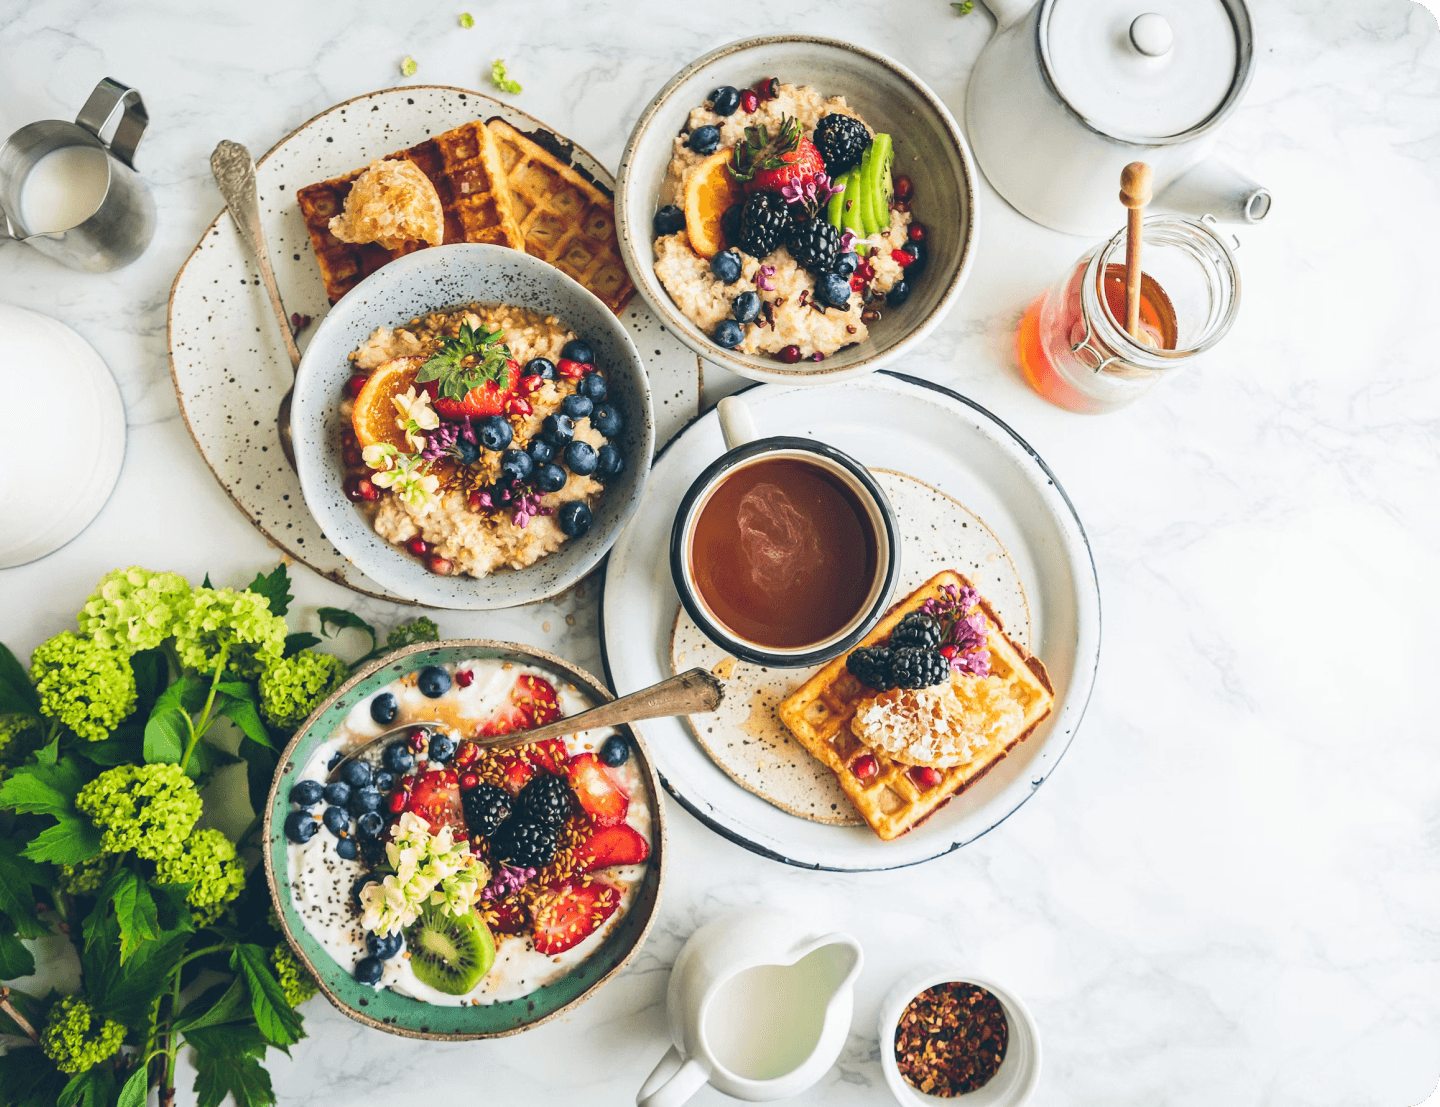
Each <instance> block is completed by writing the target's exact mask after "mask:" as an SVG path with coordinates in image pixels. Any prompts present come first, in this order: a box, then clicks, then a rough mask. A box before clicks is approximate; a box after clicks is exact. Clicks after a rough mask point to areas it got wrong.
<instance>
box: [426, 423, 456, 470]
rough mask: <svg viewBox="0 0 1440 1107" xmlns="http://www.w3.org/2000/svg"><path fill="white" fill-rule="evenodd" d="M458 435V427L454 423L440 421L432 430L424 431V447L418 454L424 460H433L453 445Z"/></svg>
mask: <svg viewBox="0 0 1440 1107" xmlns="http://www.w3.org/2000/svg"><path fill="white" fill-rule="evenodd" d="M459 437H460V428H459V427H458V426H456V424H454V423H441V424H440V425H439V426H438V427H436V428H435V429H434V430H430V431H426V432H425V448H424V449H423V450H421V451H420V456H421V457H422V458H424V459H425V460H426V461H434V460H435V459H436V458H438V457H442V456H444V454H445V453H446V452H447V451H449V450H450V448H451V447H452V446H454V445H455V441H456V439H457V438H459Z"/></svg>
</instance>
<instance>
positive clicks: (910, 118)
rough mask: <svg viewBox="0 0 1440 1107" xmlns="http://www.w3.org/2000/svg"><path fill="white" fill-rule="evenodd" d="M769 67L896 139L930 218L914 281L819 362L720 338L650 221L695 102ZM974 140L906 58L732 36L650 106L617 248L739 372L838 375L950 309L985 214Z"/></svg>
mask: <svg viewBox="0 0 1440 1107" xmlns="http://www.w3.org/2000/svg"><path fill="white" fill-rule="evenodd" d="M767 77H779V78H780V81H781V83H782V84H794V85H810V86H811V87H813V88H815V89H816V90H818V91H819V92H820V93H821V94H822V95H824V96H827V97H829V96H844V97H845V102H846V103H848V104H849V105H850V106H851V107H852V108H854V109H855V110H856V111H857V112H859V113H860V115H861V116H863V117H864V119H865V121H866V122H867V123H869V124H870V126H871V127H872V128H873V129H875V130H876V131H882V132H885V133H887V134H890V135H892V136H893V138H894V142H895V174H896V175H897V176H899V175H900V174H905V175H906V176H908V177H909V178H910V179H911V180H912V181H913V182H914V183H915V201H914V209H913V211H914V215H915V218H916V219H917V220H919V221H920V222H922V223H924V224H925V229H926V232H927V236H926V239H925V242H926V245H927V246H928V247H929V251H930V262H929V265H928V266H927V268H926V272H925V274H924V275H923V276H922V277H921V278H920V279H919V280H918V281H916V286H915V292H914V293H913V294H912V295H911V297H910V299H909V300H908V301H907V302H906V303H905V304H904V305H903V306H902V307H897V308H892V309H891V310H890V311H888V312H886V313H885V314H884V317H883V318H882V319H881V320H880V322H879V323H877V324H876V325H875V326H874V327H872V328H871V330H870V338H868V339H867V340H866V341H865V342H862V343H859V344H858V345H855V346H851V347H849V348H847V349H845V350H842V351H840V352H839V353H837V354H834V355H832V356H830V357H828V358H826V359H825V360H824V361H821V362H801V363H799V364H798V365H785V364H783V363H781V362H779V361H777V360H775V359H773V358H770V357H754V356H751V355H748V354H742V353H738V352H737V351H735V350H726V349H723V348H722V347H720V346H717V345H716V344H715V343H714V342H712V341H711V340H710V337H709V336H708V335H707V334H705V332H704V331H702V330H700V328H698V327H697V326H696V325H695V324H694V323H692V322H690V320H689V319H687V318H686V317H685V316H684V315H683V314H681V312H680V309H679V308H678V307H676V305H675V302H674V301H673V300H671V299H670V294H669V293H668V292H666V291H665V286H664V285H662V284H661V283H660V279H659V278H658V277H657V276H656V275H655V249H654V246H653V242H654V238H655V235H654V232H653V230H652V229H651V221H652V218H653V217H654V214H655V210H656V208H657V207H659V197H660V188H661V184H662V183H663V181H664V179H665V170H666V167H667V166H668V165H669V164H670V157H671V153H672V147H671V143H672V140H673V139H674V137H675V136H676V135H677V134H679V133H680V132H681V131H682V130H684V128H685V125H686V122H687V120H688V117H689V115H690V112H691V110H692V109H693V108H696V107H698V106H699V105H701V104H703V103H704V102H705V100H706V98H707V97H708V95H709V93H710V91H711V90H712V89H714V88H717V87H718V86H720V85H733V86H735V87H736V88H746V87H748V86H750V85H753V84H755V82H757V81H760V80H762V79H764V78H767ZM972 166H973V161H972V158H971V154H970V149H969V147H968V146H967V145H966V143H965V139H964V137H963V136H962V135H961V134H960V129H959V127H958V126H957V125H956V123H955V119H954V117H953V116H952V115H951V114H950V111H949V109H948V108H946V107H945V105H944V104H943V103H941V101H940V98H939V97H938V96H936V95H935V93H933V92H932V91H931V90H930V89H929V87H928V86H926V84H925V82H924V81H922V80H920V78H919V77H917V76H916V75H915V74H914V73H912V72H910V70H908V69H906V68H905V67H904V66H903V65H901V64H900V63H899V62H897V61H893V60H892V59H890V58H887V57H885V56H884V55H883V54H877V53H875V52H873V51H871V50H864V49H862V48H861V47H859V46H853V45H851V44H850V43H846V42H839V41H837V40H835V39H828V38H814V37H810V36H805V35H774V36H770V37H767V38H752V39H746V40H745V41H743V42H732V43H730V44H729V45H728V46H722V47H720V48H719V49H718V50H712V51H711V52H710V53H708V54H706V55H705V56H704V57H703V58H700V59H699V60H698V61H695V62H692V63H691V64H690V65H687V66H686V67H685V68H684V69H682V70H681V71H680V72H679V73H677V74H676V75H675V76H674V77H672V78H671V79H670V81H669V83H668V84H666V85H665V87H664V88H662V89H661V90H660V92H659V93H658V94H657V95H656V97H655V99H654V100H652V101H651V102H650V106H649V107H647V108H646V109H645V111H644V112H643V113H642V114H641V116H640V120H639V122H637V123H636V124H635V130H634V131H633V132H632V133H631V135H630V141H629V143H628V144H627V145H626V147H625V153H624V154H623V155H622V156H621V159H620V172H619V174H618V175H617V177H616V181H615V218H616V224H617V229H618V231H619V235H620V250H621V253H623V254H624V257H625V264H626V265H627V266H628V267H629V269H630V273H631V275H632V276H633V277H634V278H635V284H636V286H637V287H638V288H639V289H640V294H641V295H642V296H644V297H645V299H646V301H648V302H649V304H650V306H651V307H652V308H654V310H655V313H656V314H657V315H659V316H660V318H661V319H663V320H664V321H665V323H666V324H667V325H668V326H669V327H670V328H671V329H673V330H674V332H675V333H676V334H677V335H678V336H679V337H680V340H681V341H682V342H684V343H685V344H686V345H687V346H689V347H690V348H691V349H692V350H694V351H695V352H696V353H697V354H699V355H700V356H701V357H704V358H707V359H709V360H710V361H713V362H715V363H716V364H717V365H723V366H724V367H725V368H726V369H731V370H733V371H734V372H736V373H739V374H740V375H741V376H744V377H750V378H752V379H754V380H762V381H774V382H777V383H781V384H829V383H832V382H834V381H837V380H845V379H847V378H851V377H857V376H861V375H863V374H865V373H871V372H874V371H875V370H876V369H879V368H882V367H883V366H886V365H888V364H890V363H891V362H893V361H895V360H896V359H898V358H899V357H901V356H902V355H903V354H904V353H906V352H907V351H910V350H913V349H915V347H916V346H917V345H919V343H920V342H921V341H923V340H924V338H925V336H926V335H927V334H929V333H930V331H931V330H933V329H934V328H935V326H936V325H937V324H939V322H940V321H941V320H942V319H943V318H944V317H945V313H946V312H948V311H949V310H950V308H951V306H952V305H953V304H954V302H955V299H956V297H957V296H958V295H959V292H960V289H961V286H963V285H964V283H965V278H966V276H967V274H968V273H969V269H970V258H971V255H972V253H973V252H974V250H973V247H974V241H975V232H976V223H977V218H978V216H977V212H976V209H975V171H974V169H973V168H972Z"/></svg>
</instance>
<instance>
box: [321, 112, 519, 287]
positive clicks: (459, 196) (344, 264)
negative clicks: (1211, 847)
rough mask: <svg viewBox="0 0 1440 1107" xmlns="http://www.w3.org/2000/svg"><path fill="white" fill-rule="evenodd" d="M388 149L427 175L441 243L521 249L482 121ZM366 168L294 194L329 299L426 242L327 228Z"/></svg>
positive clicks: (512, 212)
mask: <svg viewBox="0 0 1440 1107" xmlns="http://www.w3.org/2000/svg"><path fill="white" fill-rule="evenodd" d="M390 156H391V157H392V158H404V159H406V160H407V161H412V162H414V163H415V164H416V165H417V166H418V167H419V169H420V171H421V172H422V173H424V174H425V176H427V177H429V178H430V182H431V184H433V185H434V186H435V191H436V192H437V193H438V194H439V196H440V205H441V207H443V208H444V210H445V241H446V242H488V243H493V244H495V245H498V246H509V247H510V248H511V249H513V250H518V249H520V248H521V246H522V244H523V243H524V239H523V237H522V236H521V233H520V227H519V224H518V223H517V222H516V219H515V210H514V208H513V207H512V206H511V202H510V192H509V189H508V188H506V186H505V180H504V171H503V170H502V168H501V164H500V153H499V151H498V150H497V149H496V146H495V140H494V138H493V137H492V136H491V134H490V132H489V131H488V130H486V129H485V126H484V125H483V124H481V123H478V122H476V123H466V124H464V125H463V126H460V127H456V128H455V129H454V130H453V131H446V132H445V133H444V134H442V135H437V136H435V137H434V138H432V139H427V140H426V141H425V142H422V143H420V144H419V145H418V146H412V147H410V149H408V150H401V151H399V152H398V153H395V154H392V155H390ZM364 171H365V170H364V169H363V168H362V169H357V170H355V172H353V173H348V174H346V175H345V176H343V177H337V178H335V179H334V180H330V181H321V182H320V183H319V184H312V185H306V186H305V187H304V188H302V189H300V191H299V192H298V193H297V194H296V199H297V200H298V201H299V204H300V213H301V214H302V215H303V216H304V218H305V227H306V229H307V230H308V231H309V232H310V245H311V247H312V248H313V249H314V251H315V259H316V261H318V262H319V263H320V275H321V277H323V278H324V281H325V293H326V295H327V296H329V297H330V302H331V303H332V304H333V303H335V302H336V301H337V300H339V299H340V297H341V296H343V295H345V293H347V292H348V291H350V289H352V288H354V287H355V286H356V285H357V284H359V283H360V282H361V281H362V280H364V279H365V278H366V277H368V276H369V275H370V274H371V273H373V272H375V270H377V269H379V268H380V267H381V266H382V265H384V264H385V263H386V262H390V261H394V260H395V259H396V258H398V257H401V256H402V255H404V254H409V253H413V252H414V251H415V250H418V249H420V248H421V247H422V246H423V245H424V243H420V242H407V243H405V244H404V245H402V246H401V247H400V248H399V249H397V250H387V249H385V248H384V247H382V246H379V245H377V244H375V243H367V244H365V245H363V246H359V245H355V244H353V243H349V242H341V241H340V240H339V239H338V238H336V237H335V236H334V235H333V234H331V233H330V219H331V218H332V217H333V216H336V215H339V214H340V212H341V210H342V209H343V208H344V206H345V197H346V195H347V194H348V193H349V191H350V188H351V186H352V185H353V184H354V183H355V178H356V177H358V176H360V174H361V173H363V172H364ZM532 253H533V251H532Z"/></svg>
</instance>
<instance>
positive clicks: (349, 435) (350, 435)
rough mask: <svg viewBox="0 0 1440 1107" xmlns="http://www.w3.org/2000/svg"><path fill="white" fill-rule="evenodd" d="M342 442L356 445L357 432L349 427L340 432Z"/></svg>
mask: <svg viewBox="0 0 1440 1107" xmlns="http://www.w3.org/2000/svg"><path fill="white" fill-rule="evenodd" d="M340 442H341V444H342V445H344V446H353V445H355V432H354V431H352V430H349V429H346V430H342V431H341V432H340Z"/></svg>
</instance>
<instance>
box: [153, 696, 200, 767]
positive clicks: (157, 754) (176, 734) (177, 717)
mask: <svg viewBox="0 0 1440 1107" xmlns="http://www.w3.org/2000/svg"><path fill="white" fill-rule="evenodd" d="M172 687H173V685H172ZM194 732H195V727H194V724H193V723H191V721H190V716H189V715H187V714H185V712H184V711H182V710H181V709H180V708H178V707H163V708H162V707H161V706H160V705H159V704H158V703H157V704H156V705H155V713H154V714H153V715H151V716H150V721H149V722H147V723H146V724H145V761H146V763H147V764H150V765H153V764H155V763H156V762H159V761H163V762H165V763H167V764H171V765H178V764H179V763H180V758H181V757H183V756H184V754H185V747H186V746H187V745H189V744H190V736H191V735H192V734H193V733H194Z"/></svg>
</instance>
